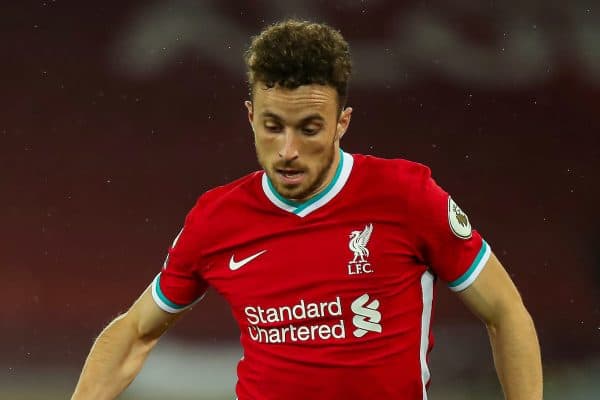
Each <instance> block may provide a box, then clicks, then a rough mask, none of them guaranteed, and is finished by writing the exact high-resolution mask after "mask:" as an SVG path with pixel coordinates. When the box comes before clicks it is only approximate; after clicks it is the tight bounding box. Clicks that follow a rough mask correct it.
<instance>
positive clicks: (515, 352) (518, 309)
mask: <svg viewBox="0 0 600 400" xmlns="http://www.w3.org/2000/svg"><path fill="white" fill-rule="evenodd" d="M458 296H459V298H460V299H461V300H462V301H463V303H465V305H466V306H467V307H468V308H469V309H470V310H471V311H472V312H473V313H474V314H475V315H476V316H477V317H479V318H480V319H481V320H482V321H483V322H484V323H485V325H486V327H487V330H488V334H489V337H490V343H491V345H492V352H493V356H494V364H495V366H496V373H497V374H498V379H499V380H500V384H501V385H502V389H503V390H504V396H505V398H506V399H508V400H539V399H542V363H541V356H540V347H539V344H538V340H537V336H536V332H535V327H534V325H533V321H532V319H531V316H530V315H529V313H528V312H527V310H526V309H525V306H524V305H523V302H522V301H521V296H520V295H519V293H518V291H517V288H516V287H515V285H514V284H513V282H512V280H511V279H510V277H509V276H508V274H507V273H506V271H505V270H504V268H503V267H502V265H501V264H500V262H499V261H498V259H497V258H496V257H495V256H494V255H493V254H492V255H491V256H490V258H489V260H488V262H487V264H486V265H485V267H484V268H483V270H482V271H481V273H480V275H479V276H478V277H477V279H476V280H475V281H474V282H473V284H472V285H471V286H469V287H468V288H467V289H465V290H464V291H462V292H459V293H458Z"/></svg>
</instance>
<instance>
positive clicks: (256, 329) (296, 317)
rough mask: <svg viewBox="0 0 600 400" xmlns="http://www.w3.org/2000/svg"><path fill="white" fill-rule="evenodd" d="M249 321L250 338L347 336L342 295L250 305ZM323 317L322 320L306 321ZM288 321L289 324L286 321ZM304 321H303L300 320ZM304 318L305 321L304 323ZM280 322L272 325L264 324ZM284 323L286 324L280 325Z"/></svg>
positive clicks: (286, 339) (297, 339) (295, 339)
mask: <svg viewBox="0 0 600 400" xmlns="http://www.w3.org/2000/svg"><path fill="white" fill-rule="evenodd" d="M244 313H245V314H246V319H247V320H248V322H249V324H250V325H249V326H248V333H249V334H250V338H251V339H252V340H254V341H257V342H261V343H287V342H303V341H308V340H319V339H320V340H327V339H343V338H345V337H346V328H345V326H344V320H343V319H341V318H336V319H332V318H331V317H340V316H341V315H342V304H341V301H340V297H339V296H336V298H335V299H334V300H332V301H324V302H308V303H307V302H305V301H304V300H303V299H301V300H300V301H299V302H298V303H297V304H295V305H293V306H280V307H268V308H263V307H260V306H256V307H254V306H248V307H246V308H245V309H244ZM314 319H319V320H320V321H323V322H321V323H315V324H306V322H307V321H309V320H314ZM286 322H287V323H288V324H285V323H286ZM297 322H300V324H297ZM302 322H304V323H302ZM274 323H276V324H278V325H277V326H272V327H268V326H266V327H263V326H259V325H261V324H274ZM281 323H284V324H285V325H280V324H281Z"/></svg>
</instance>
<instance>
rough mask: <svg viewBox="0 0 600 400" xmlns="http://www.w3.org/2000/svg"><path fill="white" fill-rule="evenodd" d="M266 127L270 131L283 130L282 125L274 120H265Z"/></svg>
mask: <svg viewBox="0 0 600 400" xmlns="http://www.w3.org/2000/svg"><path fill="white" fill-rule="evenodd" d="M265 129H266V130H267V131H268V132H273V133H277V132H281V125H279V124H276V123H274V122H270V121H267V122H265Z"/></svg>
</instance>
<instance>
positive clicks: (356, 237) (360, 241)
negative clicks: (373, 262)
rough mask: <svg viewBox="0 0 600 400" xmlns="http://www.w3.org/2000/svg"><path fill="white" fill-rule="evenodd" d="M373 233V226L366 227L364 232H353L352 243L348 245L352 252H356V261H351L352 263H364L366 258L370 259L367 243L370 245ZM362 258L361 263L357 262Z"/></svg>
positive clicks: (351, 235)
mask: <svg viewBox="0 0 600 400" xmlns="http://www.w3.org/2000/svg"><path fill="white" fill-rule="evenodd" d="M372 232H373V224H369V225H366V226H365V229H363V231H362V232H361V231H352V233H351V234H350V242H349V243H348V247H350V251H352V252H354V259H353V260H352V261H350V262H351V263H356V262H361V263H364V262H366V261H365V257H369V249H367V243H369V239H370V238H371V233H372ZM358 258H360V260H359V261H356V260H357V259H358Z"/></svg>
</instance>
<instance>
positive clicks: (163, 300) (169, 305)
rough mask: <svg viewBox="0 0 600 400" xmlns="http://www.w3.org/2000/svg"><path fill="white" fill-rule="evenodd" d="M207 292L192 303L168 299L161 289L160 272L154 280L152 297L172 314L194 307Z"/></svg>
mask: <svg viewBox="0 0 600 400" xmlns="http://www.w3.org/2000/svg"><path fill="white" fill-rule="evenodd" d="M205 294H206V293H204V294H202V296H200V297H199V298H198V299H196V300H195V301H193V302H192V303H190V304H187V305H182V304H177V303H173V302H172V301H171V300H169V299H167V296H165V295H164V293H163V292H162V290H160V273H159V274H158V275H156V278H154V280H153V281H152V298H153V299H154V302H155V303H156V305H157V306H158V307H159V308H160V309H162V310H163V311H166V312H168V313H171V314H178V313H180V312H182V311H184V310H187V309H188V308H190V307H192V306H193V305H195V304H196V303H198V302H199V301H200V300H202V298H204V295H205Z"/></svg>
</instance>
